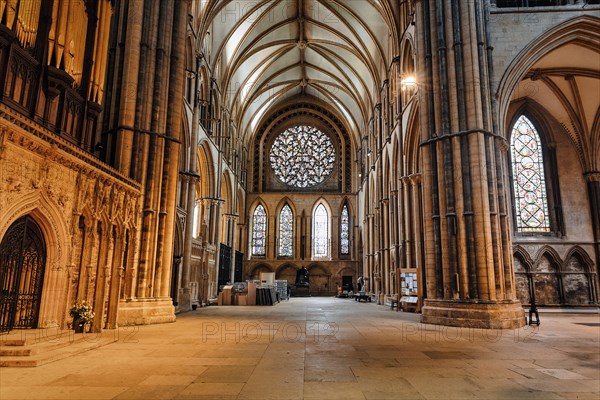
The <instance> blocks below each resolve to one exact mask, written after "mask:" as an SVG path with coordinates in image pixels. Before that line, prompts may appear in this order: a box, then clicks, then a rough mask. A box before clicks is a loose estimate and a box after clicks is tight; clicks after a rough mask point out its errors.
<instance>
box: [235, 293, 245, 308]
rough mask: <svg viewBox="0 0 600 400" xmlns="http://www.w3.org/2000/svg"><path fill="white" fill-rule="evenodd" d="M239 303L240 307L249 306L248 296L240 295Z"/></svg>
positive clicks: (238, 297)
mask: <svg viewBox="0 0 600 400" xmlns="http://www.w3.org/2000/svg"><path fill="white" fill-rule="evenodd" d="M237 302H238V305H240V306H247V305H248V295H246V294H239V295H238V296H237Z"/></svg>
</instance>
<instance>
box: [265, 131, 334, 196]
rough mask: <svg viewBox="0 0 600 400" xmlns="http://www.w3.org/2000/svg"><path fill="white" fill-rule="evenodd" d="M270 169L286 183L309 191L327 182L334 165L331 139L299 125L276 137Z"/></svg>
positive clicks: (271, 154)
mask: <svg viewBox="0 0 600 400" xmlns="http://www.w3.org/2000/svg"><path fill="white" fill-rule="evenodd" d="M270 160H271V167H272V168H273V171H275V175H276V176H277V178H279V180H281V181H282V182H283V183H285V184H287V185H289V186H293V187H297V188H307V187H312V186H315V185H318V184H319V183H321V182H323V181H324V180H325V178H327V177H328V176H329V175H330V174H331V171H333V166H334V162H335V149H334V147H333V143H331V139H329V136H327V135H326V134H325V133H323V132H321V131H320V130H318V129H317V128H314V127H311V126H306V125H297V126H294V127H292V128H289V129H287V130H285V131H283V132H282V133H280V134H279V136H277V138H276V139H275V141H274V142H273V145H272V146H271V153H270Z"/></svg>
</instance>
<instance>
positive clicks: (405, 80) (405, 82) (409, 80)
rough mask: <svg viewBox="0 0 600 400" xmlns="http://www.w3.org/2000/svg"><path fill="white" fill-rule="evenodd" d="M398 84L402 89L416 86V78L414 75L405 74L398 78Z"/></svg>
mask: <svg viewBox="0 0 600 400" xmlns="http://www.w3.org/2000/svg"><path fill="white" fill-rule="evenodd" d="M400 85H401V86H402V90H406V89H407V88H408V89H414V88H415V87H416V86H417V79H416V78H415V77H414V75H407V76H404V77H402V79H401V80H400Z"/></svg>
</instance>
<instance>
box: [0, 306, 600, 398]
mask: <svg viewBox="0 0 600 400" xmlns="http://www.w3.org/2000/svg"><path fill="white" fill-rule="evenodd" d="M540 319H541V325H540V326H539V328H538V327H531V328H530V327H525V328H521V329H518V330H514V331H500V330H498V331H496V330H479V329H466V328H462V329H458V328H448V327H440V326H433V325H423V324H420V323H419V315H415V314H412V313H404V312H396V311H390V309H389V308H388V307H384V306H378V305H375V304H371V303H357V302H355V301H353V300H350V299H336V298H292V299H291V300H290V301H289V302H283V303H280V304H277V305H275V306H273V307H216V306H215V307H208V308H204V309H198V310H196V311H193V312H189V313H186V314H182V315H178V318H177V322H175V323H172V324H164V325H152V326H140V327H125V328H120V329H119V330H116V331H105V332H104V333H103V335H116V337H115V338H116V339H117V340H116V341H115V342H114V343H112V344H109V345H106V346H104V347H101V348H98V349H94V350H90V351H88V352H85V353H83V354H79V355H76V356H73V357H70V358H66V359H63V360H59V361H56V362H53V363H50V364H47V365H43V366H40V367H36V368H2V369H0V399H2V400H9V399H261V400H267V399H278V400H279V399H317V400H321V399H323V400H325V399H327V400H328V399H348V400H350V399H540V400H542V399H543V400H551V399H598V398H600V316H599V315H598V313H597V312H596V313H587V314H579V313H572V312H571V313H555V312H553V313H542V314H541V317H540ZM89 340H95V338H94V337H93V335H90V338H89Z"/></svg>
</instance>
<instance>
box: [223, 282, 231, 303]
mask: <svg viewBox="0 0 600 400" xmlns="http://www.w3.org/2000/svg"><path fill="white" fill-rule="evenodd" d="M232 289H233V286H231V285H227V286H223V292H221V293H222V294H223V305H224V306H230V305H231V304H232V301H231V300H232V299H231V290H232Z"/></svg>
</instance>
